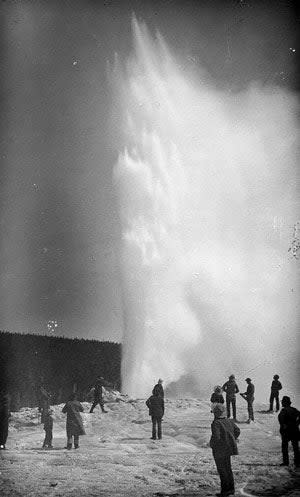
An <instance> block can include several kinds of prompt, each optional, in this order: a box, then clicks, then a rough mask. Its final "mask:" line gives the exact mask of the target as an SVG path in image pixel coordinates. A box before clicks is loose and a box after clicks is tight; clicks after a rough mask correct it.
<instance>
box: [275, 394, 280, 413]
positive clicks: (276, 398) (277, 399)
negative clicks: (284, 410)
mask: <svg viewBox="0 0 300 497" xmlns="http://www.w3.org/2000/svg"><path fill="white" fill-rule="evenodd" d="M275 400H276V412H278V411H279V409H280V406H279V394H278V393H277V394H276V395H275Z"/></svg>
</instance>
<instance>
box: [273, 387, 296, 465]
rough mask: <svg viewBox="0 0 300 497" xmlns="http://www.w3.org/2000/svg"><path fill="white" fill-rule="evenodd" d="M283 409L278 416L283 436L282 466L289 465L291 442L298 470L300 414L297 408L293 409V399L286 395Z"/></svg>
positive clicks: (283, 399)
mask: <svg viewBox="0 0 300 497" xmlns="http://www.w3.org/2000/svg"><path fill="white" fill-rule="evenodd" d="M281 404H282V409H281V411H280V413H279V414H278V421H279V424H280V435H281V450H282V459H283V462H282V463H281V466H288V465H289V442H290V441H291V442H292V446H293V450H294V463H295V466H296V468H299V467H300V454H299V446H298V442H299V438H300V437H299V435H300V433H299V424H300V412H299V411H298V409H296V408H295V407H291V399H290V398H289V397H287V396H286V395H285V396H284V397H282V401H281Z"/></svg>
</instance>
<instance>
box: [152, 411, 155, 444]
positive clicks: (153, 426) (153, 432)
mask: <svg viewBox="0 0 300 497" xmlns="http://www.w3.org/2000/svg"><path fill="white" fill-rule="evenodd" d="M152 438H154V439H155V438H156V418H155V417H154V416H152Z"/></svg>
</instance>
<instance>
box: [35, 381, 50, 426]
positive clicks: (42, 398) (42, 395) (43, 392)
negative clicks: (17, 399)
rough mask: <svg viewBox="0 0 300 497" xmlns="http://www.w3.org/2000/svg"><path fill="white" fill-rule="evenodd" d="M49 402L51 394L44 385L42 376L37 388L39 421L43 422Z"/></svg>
mask: <svg viewBox="0 0 300 497" xmlns="http://www.w3.org/2000/svg"><path fill="white" fill-rule="evenodd" d="M50 403H51V394H50V393H49V392H48V390H47V389H46V386H45V382H44V378H43V377H42V378H41V381H40V386H39V388H38V410H39V412H40V413H41V423H42V424H44V416H45V413H46V412H47V411H48V410H49V408H50Z"/></svg>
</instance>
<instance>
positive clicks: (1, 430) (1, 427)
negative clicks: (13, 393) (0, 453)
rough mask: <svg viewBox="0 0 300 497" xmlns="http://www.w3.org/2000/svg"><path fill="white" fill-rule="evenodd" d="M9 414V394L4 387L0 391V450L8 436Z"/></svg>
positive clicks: (2, 448)
mask: <svg viewBox="0 0 300 497" xmlns="http://www.w3.org/2000/svg"><path fill="white" fill-rule="evenodd" d="M9 416H10V396H9V394H8V392H7V389H6V387H4V386H3V387H2V388H1V391H0V450H4V449H5V444H6V440H7V437H8V422H9Z"/></svg>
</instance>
